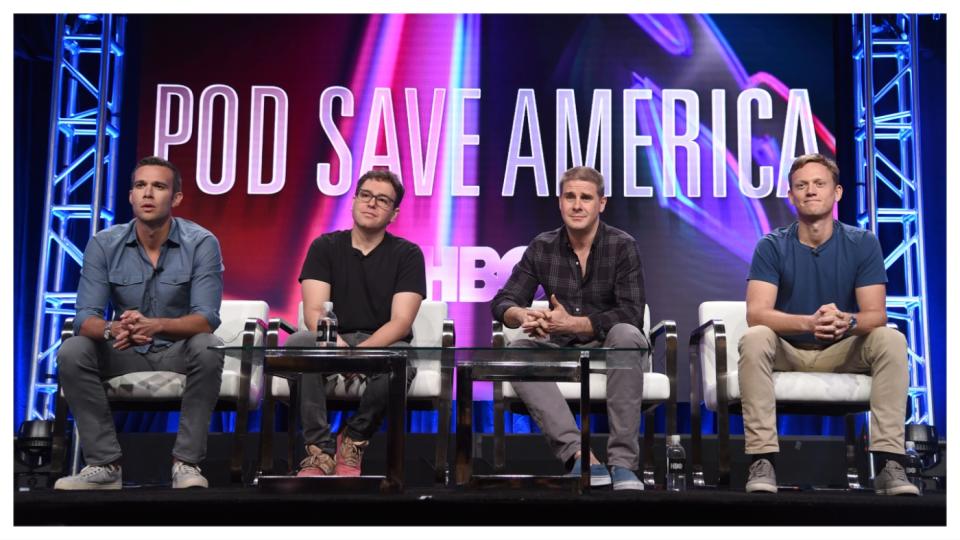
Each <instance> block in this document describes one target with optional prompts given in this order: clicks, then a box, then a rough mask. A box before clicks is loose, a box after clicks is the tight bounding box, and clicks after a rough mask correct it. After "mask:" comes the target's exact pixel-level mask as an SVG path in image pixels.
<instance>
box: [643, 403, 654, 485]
mask: <svg viewBox="0 0 960 540" xmlns="http://www.w3.org/2000/svg"><path fill="white" fill-rule="evenodd" d="M654 410H655V409H648V410H647V411H646V412H644V413H643V485H644V486H645V487H647V488H648V489H649V488H653V487H654V486H656V485H657V478H656V464H655V461H654V459H653V439H654V418H655V417H656V415H655V414H654Z"/></svg>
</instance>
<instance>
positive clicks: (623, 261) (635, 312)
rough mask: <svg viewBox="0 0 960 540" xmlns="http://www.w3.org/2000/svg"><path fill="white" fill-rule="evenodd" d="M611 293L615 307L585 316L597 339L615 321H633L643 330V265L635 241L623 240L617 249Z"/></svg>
mask: <svg viewBox="0 0 960 540" xmlns="http://www.w3.org/2000/svg"><path fill="white" fill-rule="evenodd" d="M614 296H615V297H616V307H615V308H613V309H609V310H607V311H602V312H600V313H594V314H592V315H588V316H587V318H589V319H590V324H591V325H593V331H594V336H595V338H596V339H599V340H602V339H604V337H606V335H607V332H609V331H610V329H611V328H613V327H614V325H616V324H618V323H627V324H632V325H633V326H636V327H637V328H639V329H640V330H643V312H644V303H645V298H644V293H643V265H642V264H641V262H640V249H639V248H638V247H637V244H636V242H628V243H625V244H623V247H622V248H621V249H619V250H618V253H617V270H616V281H615V283H614Z"/></svg>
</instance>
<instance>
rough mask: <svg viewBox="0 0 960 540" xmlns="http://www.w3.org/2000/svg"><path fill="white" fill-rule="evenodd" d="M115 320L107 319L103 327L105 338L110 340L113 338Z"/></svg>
mask: <svg viewBox="0 0 960 540" xmlns="http://www.w3.org/2000/svg"><path fill="white" fill-rule="evenodd" d="M112 328H113V321H107V325H106V326H104V327H103V340H104V341H110V339H112V338H113V332H112V331H111V330H112Z"/></svg>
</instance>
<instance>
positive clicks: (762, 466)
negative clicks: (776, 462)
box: [750, 459, 773, 476]
mask: <svg viewBox="0 0 960 540" xmlns="http://www.w3.org/2000/svg"><path fill="white" fill-rule="evenodd" d="M772 468H773V465H771V464H770V462H769V461H767V460H765V459H759V460H757V461H754V462H753V463H752V464H751V465H750V476H770V470H771V469H772Z"/></svg>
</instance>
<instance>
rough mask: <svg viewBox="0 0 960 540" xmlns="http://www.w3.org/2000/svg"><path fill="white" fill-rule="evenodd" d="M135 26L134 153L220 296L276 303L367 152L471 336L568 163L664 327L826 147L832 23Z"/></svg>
mask: <svg viewBox="0 0 960 540" xmlns="http://www.w3.org/2000/svg"><path fill="white" fill-rule="evenodd" d="M141 24H142V29H143V34H142V36H141V39H142V55H141V59H140V66H141V67H140V69H139V77H140V81H139V106H138V109H139V119H138V126H139V133H138V149H137V150H138V155H149V154H159V155H163V156H166V157H168V158H169V159H171V160H172V161H174V162H175V163H177V164H178V165H179V166H180V168H181V170H182V172H183V174H184V179H185V182H184V193H185V197H184V201H183V204H182V205H181V206H180V208H179V209H178V215H180V216H182V217H186V218H188V219H192V220H195V221H197V222H199V223H201V224H203V225H204V226H206V227H207V228H209V229H210V230H212V231H213V232H214V233H215V234H216V235H217V236H218V237H219V239H220V241H221V245H222V248H223V253H224V258H225V264H226V268H227V270H226V274H225V294H226V297H228V298H250V299H263V300H266V301H267V302H268V303H269V304H270V307H271V310H272V312H273V313H274V314H276V315H280V316H283V317H284V318H286V319H288V320H296V309H297V303H298V302H299V300H300V292H299V286H298V283H297V276H298V274H299V271H300V266H301V264H302V261H303V257H304V255H305V254H306V251H307V248H308V246H309V244H310V242H311V241H312V240H313V238H315V237H316V236H318V235H320V234H322V233H324V232H327V231H331V230H336V229H345V228H349V227H350V225H351V218H350V205H351V202H352V195H353V190H354V187H355V185H354V181H355V179H356V178H357V177H358V176H359V175H360V174H362V172H363V171H365V170H367V169H369V168H372V167H388V168H390V169H391V170H393V171H395V172H397V173H398V174H399V175H400V176H401V179H402V181H403V182H404V185H405V187H406V190H407V196H406V198H405V199H404V201H403V203H402V205H401V207H400V214H399V217H398V219H397V220H396V222H395V223H394V224H393V225H391V228H390V230H391V232H392V233H394V234H397V235H399V236H402V237H405V238H407V239H409V240H411V241H414V242H416V243H417V244H419V245H420V246H421V247H422V248H423V251H424V254H425V257H426V264H427V278H428V294H429V297H430V298H431V299H434V300H444V301H447V302H448V303H449V306H450V317H451V318H453V319H454V320H455V322H456V330H457V343H458V345H476V346H481V345H486V344H489V343H490V310H489V300H490V299H491V298H492V297H493V295H494V293H495V292H496V290H497V289H498V288H499V287H500V286H501V284H502V283H503V281H504V280H505V279H506V278H507V277H508V276H509V274H510V270H511V268H512V266H513V265H514V264H515V263H516V261H517V260H519V258H520V255H521V253H522V251H523V248H524V247H525V246H526V245H527V243H528V242H529V241H530V240H531V239H532V238H533V237H534V236H535V235H536V234H537V233H538V232H541V231H544V230H547V229H552V228H556V227H558V226H559V225H560V224H561V221H560V217H559V212H558V208H557V199H556V195H557V191H556V182H557V179H558V178H559V175H560V173H562V171H563V170H565V169H567V168H569V167H570V166H573V165H580V164H584V165H591V166H594V167H595V168H597V169H599V170H600V171H601V172H602V173H603V174H604V177H605V178H606V179H607V182H608V185H607V195H608V196H609V201H608V204H607V208H606V211H605V212H604V214H603V215H602V219H604V220H605V221H606V222H608V223H610V224H611V225H614V226H616V227H619V228H621V229H624V230H626V231H628V232H629V233H631V234H632V235H633V236H634V237H635V238H637V240H638V241H639V243H640V249H641V254H642V256H643V262H644V268H645V278H646V285H647V291H646V292H647V299H648V302H649V304H650V308H651V312H652V315H653V319H654V321H657V320H660V319H664V318H671V319H675V320H677V321H678V322H679V324H680V331H681V335H685V334H686V333H687V332H689V330H691V329H692V328H694V327H695V326H696V312H697V306H698V305H699V303H700V302H702V301H705V300H739V299H742V298H743V294H744V291H745V276H746V273H747V268H748V265H749V261H750V257H751V254H752V250H753V246H754V244H755V242H756V241H757V239H758V238H760V237H761V236H762V235H763V234H765V233H766V232H768V231H769V230H770V229H771V228H775V227H779V226H782V225H786V224H788V223H789V222H791V221H792V220H793V213H792V209H791V208H790V206H789V204H788V202H787V199H786V198H785V194H786V183H785V182H786V178H785V177H786V168H788V167H789V163H790V162H791V161H792V159H793V157H794V156H796V155H799V154H803V153H807V152H814V151H819V152H821V153H824V154H826V155H829V156H834V155H835V153H836V143H835V140H834V136H833V134H832V132H833V127H834V125H835V123H836V120H835V110H834V103H833V100H834V81H833V73H834V67H833V62H834V50H833V42H832V35H833V33H832V32H833V30H832V28H833V27H832V24H833V22H832V18H831V17H830V16H797V15H790V16H716V17H710V16H704V15H678V16H675V15H633V16H628V15H603V16H587V15H521V16H517V15H365V16H345V15H329V16H328V15H298V16H263V15H257V16H154V17H149V18H146V17H145V18H143V20H142V23H141ZM171 28H176V29H177V32H176V35H177V37H176V39H170V29H171ZM727 35H730V36H735V37H736V41H735V43H736V46H732V45H731V41H730V40H729V39H728V37H727ZM784 165H786V167H785V166H784ZM843 183H844V184H846V186H847V188H848V192H849V193H852V192H853V185H852V179H850V180H848V179H843ZM682 341H683V339H681V342H682ZM680 358H681V361H683V360H684V359H685V358H686V354H685V346H682V347H681V351H680ZM680 371H681V373H684V372H686V370H685V369H682V368H681V370H680ZM684 379H685V378H684ZM478 390H481V391H480V392H478V395H477V398H478V399H489V395H488V393H486V392H484V391H483V389H480V388H478ZM686 392H687V390H686V386H685V384H684V385H683V386H682V387H681V394H680V395H681V396H683V395H686Z"/></svg>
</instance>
